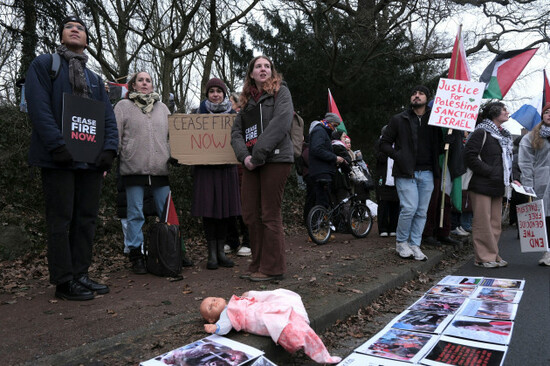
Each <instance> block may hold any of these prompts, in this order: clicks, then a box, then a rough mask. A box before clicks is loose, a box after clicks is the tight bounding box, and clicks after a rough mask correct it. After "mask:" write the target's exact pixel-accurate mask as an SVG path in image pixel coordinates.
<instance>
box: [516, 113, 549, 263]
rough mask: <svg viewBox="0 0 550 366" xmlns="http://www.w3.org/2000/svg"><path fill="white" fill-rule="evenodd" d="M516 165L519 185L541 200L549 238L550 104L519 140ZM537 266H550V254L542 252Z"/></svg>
mask: <svg viewBox="0 0 550 366" xmlns="http://www.w3.org/2000/svg"><path fill="white" fill-rule="evenodd" d="M518 163H519V168H520V170H521V184H523V185H524V186H528V187H532V188H533V189H534V190H535V193H536V194H537V198H540V199H542V200H543V201H542V202H543V203H544V213H545V214H546V233H547V235H548V237H549V238H550V184H548V182H550V103H548V104H546V105H545V106H544V108H543V109H542V121H541V122H540V123H539V124H538V125H536V126H535V128H533V130H532V131H531V132H529V133H528V134H527V135H526V136H525V137H524V138H522V139H521V142H520V143H519V157H518ZM539 264H540V265H542V266H550V252H544V255H543V256H542V258H541V259H540V260H539Z"/></svg>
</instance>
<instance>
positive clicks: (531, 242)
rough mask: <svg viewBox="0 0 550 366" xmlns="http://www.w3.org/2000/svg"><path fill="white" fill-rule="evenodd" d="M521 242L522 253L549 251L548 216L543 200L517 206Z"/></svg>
mask: <svg viewBox="0 0 550 366" xmlns="http://www.w3.org/2000/svg"><path fill="white" fill-rule="evenodd" d="M516 211H517V214H518V229H519V242H520V245H521V251H522V252H546V251H548V236H547V234H546V216H545V215H544V205H543V203H542V200H537V201H533V202H529V203H524V204H522V205H517V206H516Z"/></svg>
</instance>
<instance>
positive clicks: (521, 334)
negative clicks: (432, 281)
mask: <svg viewBox="0 0 550 366" xmlns="http://www.w3.org/2000/svg"><path fill="white" fill-rule="evenodd" d="M516 235H517V232H516V231H515V230H506V231H503V233H502V236H501V238H500V255H501V257H502V258H503V259H505V260H506V261H508V263H509V265H508V267H504V268H497V269H488V268H479V267H475V266H474V265H473V262H469V263H466V264H464V265H463V266H462V267H460V268H459V269H458V270H457V271H456V272H455V273H454V274H455V275H459V276H484V277H498V278H509V279H523V280H525V287H524V290H523V291H524V293H523V296H522V298H521V301H520V303H519V307H518V313H517V315H516V319H515V323H514V330H513V333H512V341H511V343H510V345H509V348H508V353H507V354H506V358H505V359H504V366H518V365H521V366H531V365H532V366H539V365H550V344H549V342H550V267H547V266H539V265H538V260H539V259H540V257H541V256H542V253H521V250H520V244H519V239H517V237H516Z"/></svg>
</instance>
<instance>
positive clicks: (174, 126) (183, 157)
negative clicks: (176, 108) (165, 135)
mask: <svg viewBox="0 0 550 366" xmlns="http://www.w3.org/2000/svg"><path fill="white" fill-rule="evenodd" d="M236 116H237V115H236V114H179V113H177V114H173V115H171V116H169V117H168V122H169V127H170V128H169V131H170V150H171V153H172V157H174V158H176V159H178V162H179V163H180V164H185V165H217V164H239V162H238V160H237V158H236V157H235V152H234V151H233V148H232V147H231V126H233V121H234V120H235V117H236Z"/></svg>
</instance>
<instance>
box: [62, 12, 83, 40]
mask: <svg viewBox="0 0 550 366" xmlns="http://www.w3.org/2000/svg"><path fill="white" fill-rule="evenodd" d="M69 22H74V23H80V25H82V26H83V27H84V31H85V32H86V43H88V40H89V39H90V36H89V35H88V27H86V24H84V22H83V21H82V19H80V18H79V17H77V16H76V15H69V16H67V17H65V18H64V19H63V20H62V21H61V23H60V24H59V40H60V41H61V40H62V38H63V29H65V24H67V23H69Z"/></svg>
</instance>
